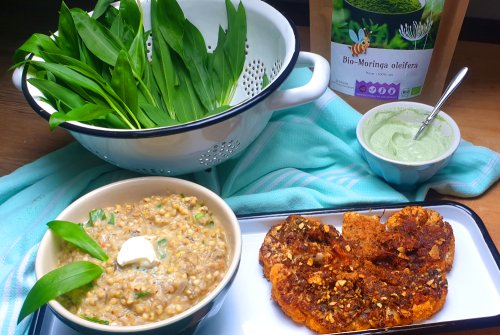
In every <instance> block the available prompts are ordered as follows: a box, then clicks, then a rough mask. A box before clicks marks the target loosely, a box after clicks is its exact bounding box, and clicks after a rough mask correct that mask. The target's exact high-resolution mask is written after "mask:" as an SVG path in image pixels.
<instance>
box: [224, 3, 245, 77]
mask: <svg viewBox="0 0 500 335" xmlns="http://www.w3.org/2000/svg"><path fill="white" fill-rule="evenodd" d="M226 11H227V24H228V27H227V36H226V40H225V43H224V51H225V53H226V57H227V59H228V60H229V64H230V65H231V69H232V71H233V79H234V80H235V81H237V80H238V78H239V77H240V74H241V72H242V71H243V67H244V66H245V55H246V54H245V48H246V37H247V19H246V13H245V7H243V4H242V3H241V2H240V3H239V5H238V9H235V8H234V7H233V4H232V3H231V1H230V0H226Z"/></svg>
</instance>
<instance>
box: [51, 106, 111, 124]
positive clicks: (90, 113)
mask: <svg viewBox="0 0 500 335" xmlns="http://www.w3.org/2000/svg"><path fill="white" fill-rule="evenodd" d="M110 113H113V110H112V109H110V108H107V107H103V106H101V105H96V104H93V103H87V104H85V105H83V106H81V107H76V108H73V109H71V110H70V111H69V112H67V113H65V112H62V111H61V110H59V111H57V112H55V113H52V114H51V115H50V119H49V126H50V129H51V130H54V129H55V128H57V127H58V126H59V125H60V124H61V123H64V122H68V121H78V122H89V121H94V120H98V119H105V118H106V116H107V115H108V114H110Z"/></svg>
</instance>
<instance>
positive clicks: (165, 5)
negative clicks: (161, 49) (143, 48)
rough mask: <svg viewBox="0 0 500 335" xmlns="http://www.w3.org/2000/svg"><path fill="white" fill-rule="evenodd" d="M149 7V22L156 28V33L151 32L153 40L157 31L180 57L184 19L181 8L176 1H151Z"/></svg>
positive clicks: (182, 49)
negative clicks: (150, 16) (150, 17)
mask: <svg viewBox="0 0 500 335" xmlns="http://www.w3.org/2000/svg"><path fill="white" fill-rule="evenodd" d="M151 7H152V12H151V15H152V19H151V20H152V21H153V22H152V23H153V25H156V26H157V27H156V30H157V31H153V38H155V34H158V31H161V33H162V34H163V36H164V38H165V39H166V41H167V43H168V45H170V47H171V48H172V49H173V50H174V51H175V52H176V53H177V54H179V55H180V56H181V57H182V54H183V51H184V48H183V38H184V37H183V36H184V22H185V20H186V19H185V17H184V13H183V11H182V8H181V6H180V5H179V4H178V3H177V1H176V0H153V1H152V3H151ZM154 30H155V29H154ZM153 47H154V44H153Z"/></svg>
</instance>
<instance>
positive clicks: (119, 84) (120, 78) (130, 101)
mask: <svg viewBox="0 0 500 335" xmlns="http://www.w3.org/2000/svg"><path fill="white" fill-rule="evenodd" d="M111 87H112V88H113V90H114V91H115V93H116V94H117V95H118V97H119V98H120V99H121V100H122V101H123V102H124V103H125V104H126V105H127V106H128V108H129V109H130V110H131V111H132V113H134V114H137V111H138V109H139V102H138V93H137V87H136V81H135V78H134V74H133V73H132V66H131V65H130V62H129V59H128V53H127V52H126V51H125V50H121V51H120V53H119V54H118V58H117V60H116V65H115V67H114V69H113V74H112V76H111Z"/></svg>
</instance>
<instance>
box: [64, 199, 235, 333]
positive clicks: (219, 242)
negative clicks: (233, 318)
mask: <svg viewBox="0 0 500 335" xmlns="http://www.w3.org/2000/svg"><path fill="white" fill-rule="evenodd" d="M83 225H84V228H85V230H86V231H87V233H88V234H89V235H90V236H91V237H92V238H93V239H94V240H96V241H97V242H98V243H99V244H100V246H101V247H102V248H103V250H104V251H105V252H106V253H107V254H108V256H109V259H108V260H107V261H106V262H100V261H98V260H96V259H94V258H92V257H91V256H89V255H87V254H85V253H83V252H81V251H79V250H78V249H76V248H75V247H73V246H72V245H69V244H67V243H64V244H63V248H62V253H61V255H60V259H59V262H60V264H59V265H65V264H68V263H71V262H75V261H80V260H88V261H91V262H95V263H97V264H98V265H100V266H102V267H103V269H104V273H103V275H102V276H101V277H99V278H98V279H97V280H96V281H95V282H94V283H93V284H92V285H91V286H88V287H85V288H81V289H77V290H74V291H72V292H70V293H68V294H66V295H64V296H61V297H60V298H58V301H59V302H61V303H62V304H63V305H64V306H65V307H66V308H67V309H68V310H70V311H71V312H72V313H75V314H76V315H78V316H80V317H83V318H86V319H89V320H92V321H95V322H101V323H106V324H108V323H109V324H110V325H120V326H130V325H141V324H146V323H150V322H154V321H158V320H162V319H166V318H168V317H171V316H173V315H176V314H179V313H180V312H182V311H184V310H186V309H188V308H189V307H191V306H193V305H194V304H196V303H197V302H198V301H200V300H201V299H202V298H203V297H205V296H206V295H207V294H208V293H209V292H210V291H211V290H213V289H214V288H215V287H216V286H217V284H218V283H219V282H220V281H221V279H222V277H223V276H224V274H225V273H226V271H227V267H228V263H229V259H228V258H229V250H228V244H227V241H226V235H225V232H224V230H223V228H222V227H221V225H220V223H219V222H217V218H215V217H214V216H213V215H212V213H211V212H210V211H209V209H208V208H207V207H206V206H205V205H204V204H202V203H201V202H200V201H199V200H198V199H197V198H196V197H193V196H183V195H179V194H171V195H168V196H151V197H147V198H144V199H142V200H141V201H140V202H137V203H127V204H121V205H116V206H113V207H109V208H103V209H96V210H94V211H92V212H91V213H90V214H89V221H88V222H87V223H84V224H83ZM138 236H143V237H145V239H147V240H148V241H149V243H150V246H152V247H153V249H154V253H155V254H156V255H155V256H156V258H155V260H154V261H153V262H145V261H141V262H132V263H129V264H126V265H123V266H121V265H119V263H118V262H117V256H118V254H119V252H120V250H121V248H122V246H123V244H124V242H125V241H127V240H130V239H131V238H133V237H138ZM133 251H134V250H132V252H133Z"/></svg>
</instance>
